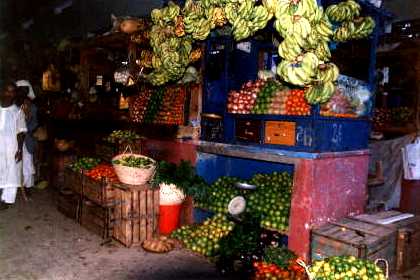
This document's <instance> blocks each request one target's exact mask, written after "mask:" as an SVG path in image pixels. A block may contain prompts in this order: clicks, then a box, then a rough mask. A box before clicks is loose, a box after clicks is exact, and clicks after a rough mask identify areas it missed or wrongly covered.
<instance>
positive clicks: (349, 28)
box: [333, 17, 375, 42]
mask: <svg viewBox="0 0 420 280" xmlns="http://www.w3.org/2000/svg"><path fill="white" fill-rule="evenodd" d="M374 28H375V21H374V20H373V19H372V18H371V17H362V18H358V19H357V20H355V21H346V22H343V23H342V24H341V26H340V27H339V28H337V29H336V30H335V32H334V36H333V39H334V41H337V42H345V41H349V40H356V39H363V38H366V37H368V36H369V35H370V34H371V33H372V32H373V29H374Z"/></svg>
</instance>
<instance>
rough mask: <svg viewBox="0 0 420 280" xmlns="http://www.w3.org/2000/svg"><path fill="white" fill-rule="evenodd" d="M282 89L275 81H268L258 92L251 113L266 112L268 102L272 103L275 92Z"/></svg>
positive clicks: (268, 107)
mask: <svg viewBox="0 0 420 280" xmlns="http://www.w3.org/2000/svg"><path fill="white" fill-rule="evenodd" d="M281 89H282V86H281V84H280V83H278V82H276V81H268V82H267V83H266V84H265V85H264V86H263V87H262V88H261V91H260V92H259V94H258V96H257V102H256V103H255V106H254V107H253V108H252V110H251V113H253V114H268V112H269V109H270V104H272V101H273V97H274V96H275V94H276V92H278V91H279V90H281Z"/></svg>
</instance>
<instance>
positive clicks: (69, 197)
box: [57, 192, 80, 221]
mask: <svg viewBox="0 0 420 280" xmlns="http://www.w3.org/2000/svg"><path fill="white" fill-rule="evenodd" d="M79 207H80V200H79V196H78V195H77V194H75V193H72V192H64V193H63V192H60V193H59V194H58V196H57V210H58V211H59V212H60V213H62V214H63V215H64V216H66V217H68V218H70V219H73V220H75V221H77V219H78V216H79V215H78V212H79Z"/></svg>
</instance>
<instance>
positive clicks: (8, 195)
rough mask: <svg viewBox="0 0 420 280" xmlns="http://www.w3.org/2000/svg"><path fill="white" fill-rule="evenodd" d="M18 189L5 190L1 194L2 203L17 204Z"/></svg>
mask: <svg viewBox="0 0 420 280" xmlns="http://www.w3.org/2000/svg"><path fill="white" fill-rule="evenodd" d="M16 194H17V188H5V189H3V191H2V194H1V201H4V202H6V203H9V204H12V203H15V200H16Z"/></svg>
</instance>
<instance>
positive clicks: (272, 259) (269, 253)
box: [263, 246, 296, 268]
mask: <svg viewBox="0 0 420 280" xmlns="http://www.w3.org/2000/svg"><path fill="white" fill-rule="evenodd" d="M293 259H296V255H295V254H294V253H293V252H292V251H290V250H289V249H287V247H284V246H282V247H266V248H265V249H264V257H263V260H264V262H266V263H273V264H275V265H277V266H278V267H281V268H287V267H289V265H290V261H291V260H293Z"/></svg>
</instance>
